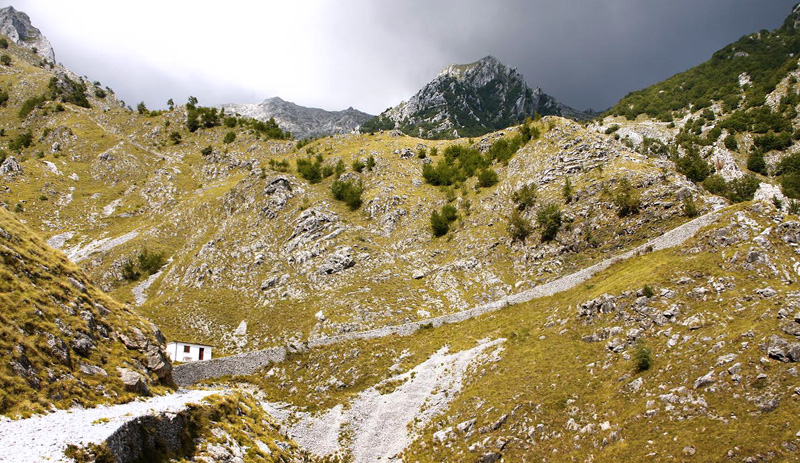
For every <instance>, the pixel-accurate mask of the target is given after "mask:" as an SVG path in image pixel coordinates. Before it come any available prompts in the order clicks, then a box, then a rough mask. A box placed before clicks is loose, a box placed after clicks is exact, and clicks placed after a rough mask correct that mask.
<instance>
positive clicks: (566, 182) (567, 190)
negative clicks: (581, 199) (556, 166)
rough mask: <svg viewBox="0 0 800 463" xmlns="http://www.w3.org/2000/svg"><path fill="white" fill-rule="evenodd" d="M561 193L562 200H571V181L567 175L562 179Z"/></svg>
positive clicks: (568, 201) (569, 201)
mask: <svg viewBox="0 0 800 463" xmlns="http://www.w3.org/2000/svg"><path fill="white" fill-rule="evenodd" d="M561 194H563V195H564V201H565V202H566V203H567V204H569V203H571V202H572V182H570V181H569V177H567V178H566V179H565V180H564V188H562V189H561Z"/></svg>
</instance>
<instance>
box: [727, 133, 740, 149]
mask: <svg viewBox="0 0 800 463" xmlns="http://www.w3.org/2000/svg"><path fill="white" fill-rule="evenodd" d="M725 148H728V149H729V150H731V151H736V150H738V149H739V143H737V142H736V137H735V136H734V135H733V134H730V135H728V136H727V137H725Z"/></svg>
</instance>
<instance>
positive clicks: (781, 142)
mask: <svg viewBox="0 0 800 463" xmlns="http://www.w3.org/2000/svg"><path fill="white" fill-rule="evenodd" d="M753 143H754V144H755V145H756V147H757V148H759V149H760V150H762V151H763V152H765V153H768V152H770V151H773V150H779V151H783V150H785V149H786V148H788V147H790V146H792V143H793V142H792V134H791V133H789V132H781V133H779V134H777V135H776V134H774V133H772V132H770V133H768V134H766V135H762V136H759V137H755V139H754V140H753Z"/></svg>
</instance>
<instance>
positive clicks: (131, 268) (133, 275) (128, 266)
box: [122, 260, 141, 281]
mask: <svg viewBox="0 0 800 463" xmlns="http://www.w3.org/2000/svg"><path fill="white" fill-rule="evenodd" d="M139 276H141V273H140V272H139V269H138V268H136V262H134V261H132V260H128V261H126V262H125V263H124V264H122V278H124V279H125V280H128V281H136V280H138V279H139Z"/></svg>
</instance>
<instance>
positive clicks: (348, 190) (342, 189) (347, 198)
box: [331, 180, 364, 211]
mask: <svg viewBox="0 0 800 463" xmlns="http://www.w3.org/2000/svg"><path fill="white" fill-rule="evenodd" d="M363 192H364V187H363V185H362V184H361V182H360V181H359V182H355V181H353V180H347V181H344V182H343V181H341V180H335V181H334V182H333V183H332V184H331V193H333V197H334V199H337V200H339V201H344V202H345V203H346V204H347V206H348V207H350V210H351V211H354V210H356V209H358V208H359V207H361V193H363Z"/></svg>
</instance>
